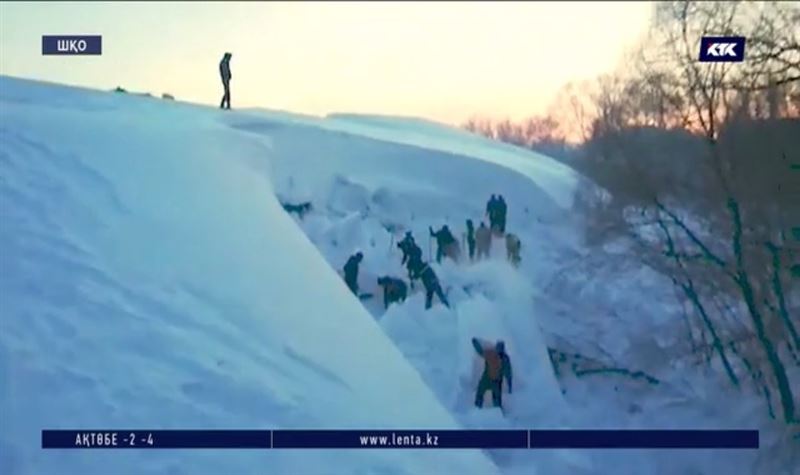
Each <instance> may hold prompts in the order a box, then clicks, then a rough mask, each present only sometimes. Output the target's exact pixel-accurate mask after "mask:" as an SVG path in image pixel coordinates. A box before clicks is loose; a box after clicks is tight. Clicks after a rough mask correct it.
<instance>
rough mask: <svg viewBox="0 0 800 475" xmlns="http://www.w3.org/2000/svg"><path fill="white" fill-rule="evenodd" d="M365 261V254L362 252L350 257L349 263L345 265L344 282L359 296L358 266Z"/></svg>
mask: <svg viewBox="0 0 800 475" xmlns="http://www.w3.org/2000/svg"><path fill="white" fill-rule="evenodd" d="M363 259H364V254H362V253H361V251H359V252H357V253H355V254H353V255H352V256H350V259H347V263H345V265H344V282H345V283H346V284H347V287H348V288H349V289H350V290H351V291H352V292H353V294H355V295H356V297H357V296H358V265H359V264H361V261H362V260H363Z"/></svg>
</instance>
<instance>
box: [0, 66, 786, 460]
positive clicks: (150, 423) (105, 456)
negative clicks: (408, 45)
mask: <svg viewBox="0 0 800 475" xmlns="http://www.w3.org/2000/svg"><path fill="white" fill-rule="evenodd" d="M0 143H1V144H2V149H0V160H2V167H1V168H0V177H2V181H0V210H1V212H2V215H1V216H0V220H2V226H0V249H1V250H2V267H3V271H2V273H0V296H2V307H0V308H2V320H0V324H2V328H1V330H2V331H0V413H1V415H2V427H3V430H2V431H0V473H10V474H50V473H53V474H55V473H88V474H100V473H108V467H114V472H115V473H137V474H140V473H146V474H169V475H177V474H184V473H185V474H220V473H236V474H240V473H241V474H261V473H276V474H317V473H320V474H327V473H333V474H339V473H342V474H343V473H363V474H367V473H369V474H372V473H376V474H404V473H408V474H448V473H453V474H462V473H463V474H471V473H475V474H487V473H506V474H517V473H519V474H522V473H525V474H533V473H548V474H549V473H565V474H566V473H570V474H571V473H586V474H589V473H592V474H595V473H596V474H602V473H619V474H637V475H639V474H671V473H717V472H727V473H742V474H744V473H792V470H793V468H792V467H796V466H798V465H794V462H795V460H790V459H787V458H781V457H782V456H784V455H785V454H786V453H787V452H786V451H780V450H778V451H776V452H768V451H766V450H765V451H759V452H756V451H710V450H706V451H688V450H687V451H684V450H680V451H661V452H659V451H646V450H626V451H566V450H564V451H519V450H514V451H512V450H506V451H497V450H495V451H469V450H446V451H437V450H396V451H392V450H362V451H357V450H352V451H243V450H242V451H236V450H226V451H127V450H126V451H55V450H54V451H45V450H42V449H41V448H40V430H41V429H44V428H52V429H58V428H99V427H102V428H115V427H124V428H143V429H144V428H150V429H155V428H163V429H179V428H186V429H188V428H231V429H233V428H236V429H242V428H263V429H270V428H275V429H279V428H384V429H385V428H406V429H412V428H440V429H446V428H462V427H465V428H524V429H531V428H559V427H576V428H598V427H602V428H753V427H767V426H766V425H762V424H766V423H763V422H762V419H763V417H762V416H763V414H762V413H763V405H762V404H761V401H759V400H758V399H757V398H744V397H740V396H737V395H735V394H734V393H729V392H727V391H726V390H724V389H720V388H724V384H723V383H721V382H720V381H718V380H717V379H715V378H716V377H715V376H713V375H709V374H702V373H701V372H699V371H696V370H687V369H685V368H681V367H675V366H674V365H672V364H666V363H665V362H666V361H668V358H667V357H666V356H667V354H668V352H669V351H671V348H672V346H673V345H674V343H675V341H677V340H678V339H680V331H681V327H680V324H676V321H679V320H677V318H678V317H677V315H678V312H679V310H680V309H679V307H678V308H676V306H675V304H674V295H672V294H671V290H670V287H669V285H668V284H667V285H665V283H664V281H663V279H661V278H660V277H659V276H657V275H655V273H653V272H652V271H648V270H647V269H643V268H641V267H631V266H627V267H625V266H621V267H619V268H617V269H615V270H614V271H613V272H612V271H605V273H604V271H603V270H602V267H603V266H601V265H600V264H601V263H598V262H595V261H593V259H595V260H596V259H598V257H597V256H592V255H590V254H589V253H588V252H587V250H586V248H585V246H584V244H583V242H582V238H581V232H580V218H579V217H578V216H577V215H575V214H574V213H573V211H572V207H571V204H572V196H573V193H574V192H575V189H576V187H577V186H579V185H578V183H583V181H582V180H580V177H578V175H577V174H576V173H575V172H573V171H572V170H571V169H570V168H568V167H566V166H565V165H563V164H560V163H558V162H556V161H554V160H552V159H550V158H548V157H544V156H541V155H538V154H535V153H533V152H529V151H526V150H522V149H519V148H516V147H511V146H508V145H502V144H498V143H495V142H492V141H488V140H486V139H483V138H479V137H476V136H474V135H471V134H468V133H465V132H463V131H460V130H457V129H454V128H450V127H447V126H444V125H440V124H435V123H432V122H427V121H423V120H419V119H411V118H393V117H381V116H359V115H352V114H334V115H331V116H329V117H326V118H316V117H309V116H301V115H296V114H290V113H282V112H274V111H266V110H256V109H253V110H244V111H231V112H228V111H224V112H223V111H219V110H216V109H212V108H207V107H200V106H195V105H190V104H183V103H180V102H172V101H170V102H165V101H161V100H159V99H155V98H147V97H140V96H130V95H124V94H113V93H109V92H98V91H89V90H82V89H77V88H67V87H63V86H56V85H49V84H42V83H35V82H31V81H24V80H19V79H14V78H8V77H0ZM492 193H501V194H503V196H504V197H505V199H506V201H507V202H508V203H509V213H508V223H509V224H508V231H510V232H512V233H515V234H517V235H518V236H519V237H520V238H521V241H522V263H521V266H520V267H519V268H514V267H512V266H511V265H509V263H508V262H507V261H506V259H505V248H504V245H503V241H502V239H500V238H497V239H495V240H494V241H493V243H492V254H491V257H490V258H489V259H488V260H485V261H481V262H474V263H471V262H469V261H468V260H462V261H461V262H459V263H453V262H450V261H447V260H446V261H444V262H443V263H441V264H433V267H434V269H435V270H436V273H437V275H438V276H439V278H440V280H441V282H442V284H443V287H444V288H445V291H446V292H447V295H448V298H449V299H450V302H451V304H452V308H451V309H448V308H445V307H444V306H442V305H440V304H439V302H438V301H437V300H434V302H435V305H434V306H433V308H432V309H430V310H428V311H425V310H424V295H423V293H422V292H421V291H420V289H419V288H417V289H415V290H414V291H412V293H411V295H410V296H409V298H408V299H407V300H406V302H405V303H402V304H395V305H392V306H391V307H389V308H388V310H385V309H384V306H383V302H382V300H381V295H380V289H379V288H378V286H377V282H376V279H377V278H378V277H379V276H382V275H392V276H395V277H400V278H404V277H405V276H406V272H405V269H404V268H403V267H402V266H401V265H400V251H399V250H398V249H397V248H396V243H397V241H398V239H400V238H402V235H403V234H404V233H405V231H412V232H413V234H414V236H415V237H416V239H417V242H418V244H419V245H420V246H421V247H422V249H423V253H424V256H423V257H424V258H425V259H426V260H428V259H431V257H432V256H433V255H434V254H435V251H436V244H435V242H434V243H431V242H429V237H428V232H429V231H428V229H429V226H432V227H433V228H435V229H438V228H439V227H441V226H442V225H443V224H448V225H449V226H450V228H451V229H453V231H454V233H455V234H456V237H457V238H459V239H462V237H463V236H462V233H463V232H464V228H465V226H464V222H465V220H466V219H468V218H469V219H472V220H473V221H474V222H475V224H476V225H477V224H478V223H479V222H480V221H481V220H485V217H484V211H485V210H484V208H485V203H486V200H487V198H488V197H489V195H490V194H492ZM303 202H310V203H311V204H312V209H311V211H310V212H309V213H308V214H306V215H304V216H303V217H302V218H300V217H298V216H296V215H289V214H287V213H286V212H285V211H284V209H283V208H282V207H281V204H282V203H289V204H299V203H303ZM487 224H488V223H487ZM462 244H463V243H462ZM356 250H361V251H362V252H363V253H364V256H365V258H364V262H363V264H362V266H361V272H360V275H359V284H360V286H361V288H362V291H363V292H365V293H371V294H373V295H374V296H373V298H371V299H366V300H364V301H363V302H362V301H359V300H358V299H357V298H355V297H354V296H353V295H352V294H351V293H350V292H349V290H348V289H347V287H346V286H345V285H344V283H343V282H342V279H341V276H340V275H337V272H341V268H342V266H343V264H344V262H345V261H346V260H347V258H348V257H349V256H350V255H351V254H352V253H353V252H355V251H356ZM587 263H588V265H586V264H587ZM582 264H583V265H582ZM587 268H588V270H587ZM654 309H657V311H656V310H654ZM472 337H478V338H480V339H483V340H486V341H495V340H498V339H503V340H504V341H505V342H506V346H507V349H508V352H509V355H510V356H511V360H512V364H513V371H514V392H513V394H504V402H505V406H506V407H505V411H506V414H503V413H502V412H501V411H500V410H499V409H496V408H491V407H490V406H491V405H490V404H489V403H488V401H487V405H486V407H485V408H484V409H481V410H479V409H476V408H475V407H474V406H473V400H474V397H475V393H474V391H475V387H476V383H477V380H478V377H479V376H480V371H481V370H482V367H483V366H482V362H481V360H480V359H479V357H478V356H477V355H476V354H475V352H474V350H473V348H472V345H471V343H470V339H471V338H472ZM552 351H557V352H558V353H559V354H563V355H568V356H570V357H576V358H582V360H580V361H590V362H597V363H598V364H601V366H603V365H604V366H606V367H625V368H628V369H630V370H635V371H642V372H645V373H646V374H648V375H649V376H652V378H654V379H656V380H657V381H658V384H652V383H648V382H647V381H642V380H641V379H630V378H625V377H620V376H615V375H609V374H596V375H594V376H584V377H578V376H577V375H575V374H572V373H570V372H569V371H563V372H561V373H559V374H558V375H557V374H556V373H555V372H554V368H553V364H552V363H551V352H552ZM568 366H569V363H565V366H564V369H567V368H568ZM776 434H777V435H776ZM781 437H783V436H782V435H780V433H777V432H763V433H762V446H763V447H780V446H781V444H783V443H787V440H788V438H787V439H786V440H784V439H781ZM789 443H791V442H789ZM798 452H800V451H798ZM775 454H780V455H775ZM765 467H768V468H765Z"/></svg>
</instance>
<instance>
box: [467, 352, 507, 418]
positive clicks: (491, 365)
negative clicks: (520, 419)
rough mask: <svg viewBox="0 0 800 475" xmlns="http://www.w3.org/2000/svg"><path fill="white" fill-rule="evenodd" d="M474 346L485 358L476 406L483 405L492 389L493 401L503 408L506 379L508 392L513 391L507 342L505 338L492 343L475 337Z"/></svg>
mask: <svg viewBox="0 0 800 475" xmlns="http://www.w3.org/2000/svg"><path fill="white" fill-rule="evenodd" d="M472 346H473V347H474V348H475V351H476V352H477V353H478V355H479V356H480V357H482V358H483V360H484V366H483V374H482V375H481V379H480V381H479V382H478V390H477V391H476V393H475V406H477V407H483V396H484V394H486V391H491V392H492V403H493V404H494V406H495V407H499V408H501V409H502V407H503V380H504V379H505V381H506V384H507V385H508V394H511V393H512V384H511V359H510V358H509V356H508V354H507V353H506V346H505V343H504V342H503V340H498V341H497V343H496V344H494V345H491V344H487V343H485V342H481V341H479V340H478V339H477V338H473V339H472Z"/></svg>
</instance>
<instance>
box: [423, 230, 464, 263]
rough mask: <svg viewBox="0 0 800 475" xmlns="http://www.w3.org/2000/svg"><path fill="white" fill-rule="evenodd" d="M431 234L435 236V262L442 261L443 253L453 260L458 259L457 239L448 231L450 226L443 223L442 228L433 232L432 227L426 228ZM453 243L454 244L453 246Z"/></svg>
mask: <svg viewBox="0 0 800 475" xmlns="http://www.w3.org/2000/svg"><path fill="white" fill-rule="evenodd" d="M428 229H429V231H430V233H431V236H433V237H435V238H436V262H439V263H440V262H442V257H444V256H445V255H446V256H447V257H449V258H451V259H453V260H454V261H457V260H458V241H456V238H455V237H454V236H453V233H452V232H450V228H449V227H448V226H447V225H446V224H445V225H444V226H442V229H440V230H439V231H436V232H434V231H433V228H431V227H429V228H428ZM454 245H455V246H454Z"/></svg>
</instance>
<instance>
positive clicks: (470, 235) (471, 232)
mask: <svg viewBox="0 0 800 475" xmlns="http://www.w3.org/2000/svg"><path fill="white" fill-rule="evenodd" d="M467 249H468V250H469V260H474V259H475V226H474V225H473V224H472V220H471V219H468V220H467Z"/></svg>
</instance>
